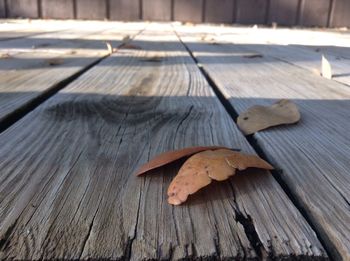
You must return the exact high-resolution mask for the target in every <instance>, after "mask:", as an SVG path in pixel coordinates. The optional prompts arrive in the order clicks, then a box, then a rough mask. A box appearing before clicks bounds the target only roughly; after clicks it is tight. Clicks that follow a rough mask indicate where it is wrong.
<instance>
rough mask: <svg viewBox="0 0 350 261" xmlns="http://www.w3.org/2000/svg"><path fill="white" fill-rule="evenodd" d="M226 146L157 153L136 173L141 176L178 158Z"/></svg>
mask: <svg viewBox="0 0 350 261" xmlns="http://www.w3.org/2000/svg"><path fill="white" fill-rule="evenodd" d="M222 148H224V147H219V146H206V147H189V148H184V149H180V150H173V151H168V152H164V153H162V154H159V155H157V156H156V157H154V158H153V159H152V160H150V161H149V162H147V163H146V164H144V165H142V166H141V167H140V168H139V169H138V171H136V175H137V176H139V175H141V174H144V173H146V172H148V171H150V170H153V169H157V168H159V167H162V166H165V165H167V164H169V163H172V162H174V161H176V160H179V159H181V158H184V157H189V156H191V155H193V154H195V153H198V152H201V151H205V150H214V149H222Z"/></svg>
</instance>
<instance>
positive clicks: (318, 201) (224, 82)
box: [183, 31, 350, 260]
mask: <svg viewBox="0 0 350 261" xmlns="http://www.w3.org/2000/svg"><path fill="white" fill-rule="evenodd" d="M187 35H188V31H187ZM197 38H198V37H197ZM183 40H184V41H185V42H188V46H189V48H190V49H191V50H193V52H194V55H195V56H196V58H197V59H198V61H199V62H200V63H201V64H202V66H203V68H204V69H205V70H206V72H207V73H209V75H210V77H211V78H212V79H213V80H214V81H215V83H216V85H217V86H218V88H219V89H220V91H221V92H222V93H223V95H224V96H225V98H226V99H227V100H228V101H229V102H230V103H231V104H232V106H233V107H234V108H235V109H236V111H237V112H238V113H241V112H243V111H244V110H246V109H247V108H248V107H250V106H252V105H256V104H271V103H272V102H274V101H276V99H281V98H288V99H292V100H293V101H294V102H296V103H297V105H298V107H299V109H300V112H301V115H302V120H301V122H300V123H298V124H297V125H295V126H287V127H284V126H282V127H277V128H274V129H270V130H266V131H262V132H258V133H257V134H255V135H254V136H255V138H256V139H257V142H258V144H259V145H260V147H261V148H262V150H263V151H264V152H265V154H266V155H267V157H268V158H269V159H270V160H271V161H272V162H273V163H274V164H275V166H276V167H277V168H279V169H281V171H280V173H279V175H280V178H281V180H282V181H283V182H284V184H285V185H286V186H287V187H288V189H289V190H290V192H291V194H292V195H293V197H294V198H295V199H296V200H297V202H298V204H300V206H301V208H302V209H303V210H304V213H305V214H306V215H307V216H308V219H309V220H310V221H311V222H312V224H313V226H314V227H315V228H316V231H317V232H318V235H319V236H320V237H321V238H322V240H323V242H325V246H326V247H327V248H328V250H329V251H330V253H332V256H333V258H334V259H336V260H341V259H342V260H347V259H349V258H350V248H349V246H350V238H349V235H350V231H349V226H348V224H349V223H350V211H349V201H348V199H349V198H350V194H349V189H348V184H349V183H350V179H349V175H348V174H347V173H348V170H347V169H348V162H349V157H350V154H349V150H348V148H349V145H350V143H349V139H348V136H347V131H346V130H347V129H349V128H350V118H349V117H350V116H349V110H350V103H349V100H350V90H349V88H348V87H346V86H344V85H341V84H338V83H336V82H334V81H329V80H326V79H324V78H322V77H319V76H316V75H313V74H310V73H308V72H306V71H305V70H303V69H301V68H298V67H295V66H293V65H290V64H288V63H285V62H281V61H279V60H276V59H273V58H271V57H268V56H264V57H256V58H247V55H248V54H251V51H247V50H246V49H245V48H244V47H241V46H235V45H229V44H226V45H225V44H222V45H220V44H217V45H210V44H198V43H197V44H196V43H193V42H194V41H193V38H190V37H189V36H188V37H183ZM214 61H215V62H214ZM315 184H317V186H315Z"/></svg>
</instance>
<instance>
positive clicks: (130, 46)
mask: <svg viewBox="0 0 350 261" xmlns="http://www.w3.org/2000/svg"><path fill="white" fill-rule="evenodd" d="M120 49H132V50H141V49H142V48H141V47H140V46H137V45H133V44H128V43H126V44H122V45H121V46H120Z"/></svg>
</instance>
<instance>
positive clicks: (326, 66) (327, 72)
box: [322, 55, 333, 79]
mask: <svg viewBox="0 0 350 261" xmlns="http://www.w3.org/2000/svg"><path fill="white" fill-rule="evenodd" d="M322 76H323V77H325V78H327V79H332V76H333V75H332V67H331V64H330V63H329V61H328V60H327V59H326V57H324V55H322Z"/></svg>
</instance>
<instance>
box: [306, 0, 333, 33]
mask: <svg viewBox="0 0 350 261" xmlns="http://www.w3.org/2000/svg"><path fill="white" fill-rule="evenodd" d="M329 9H330V0H304V1H302V7H301V13H300V24H301V25H304V26H321V27H327V22H328V16H329Z"/></svg>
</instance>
